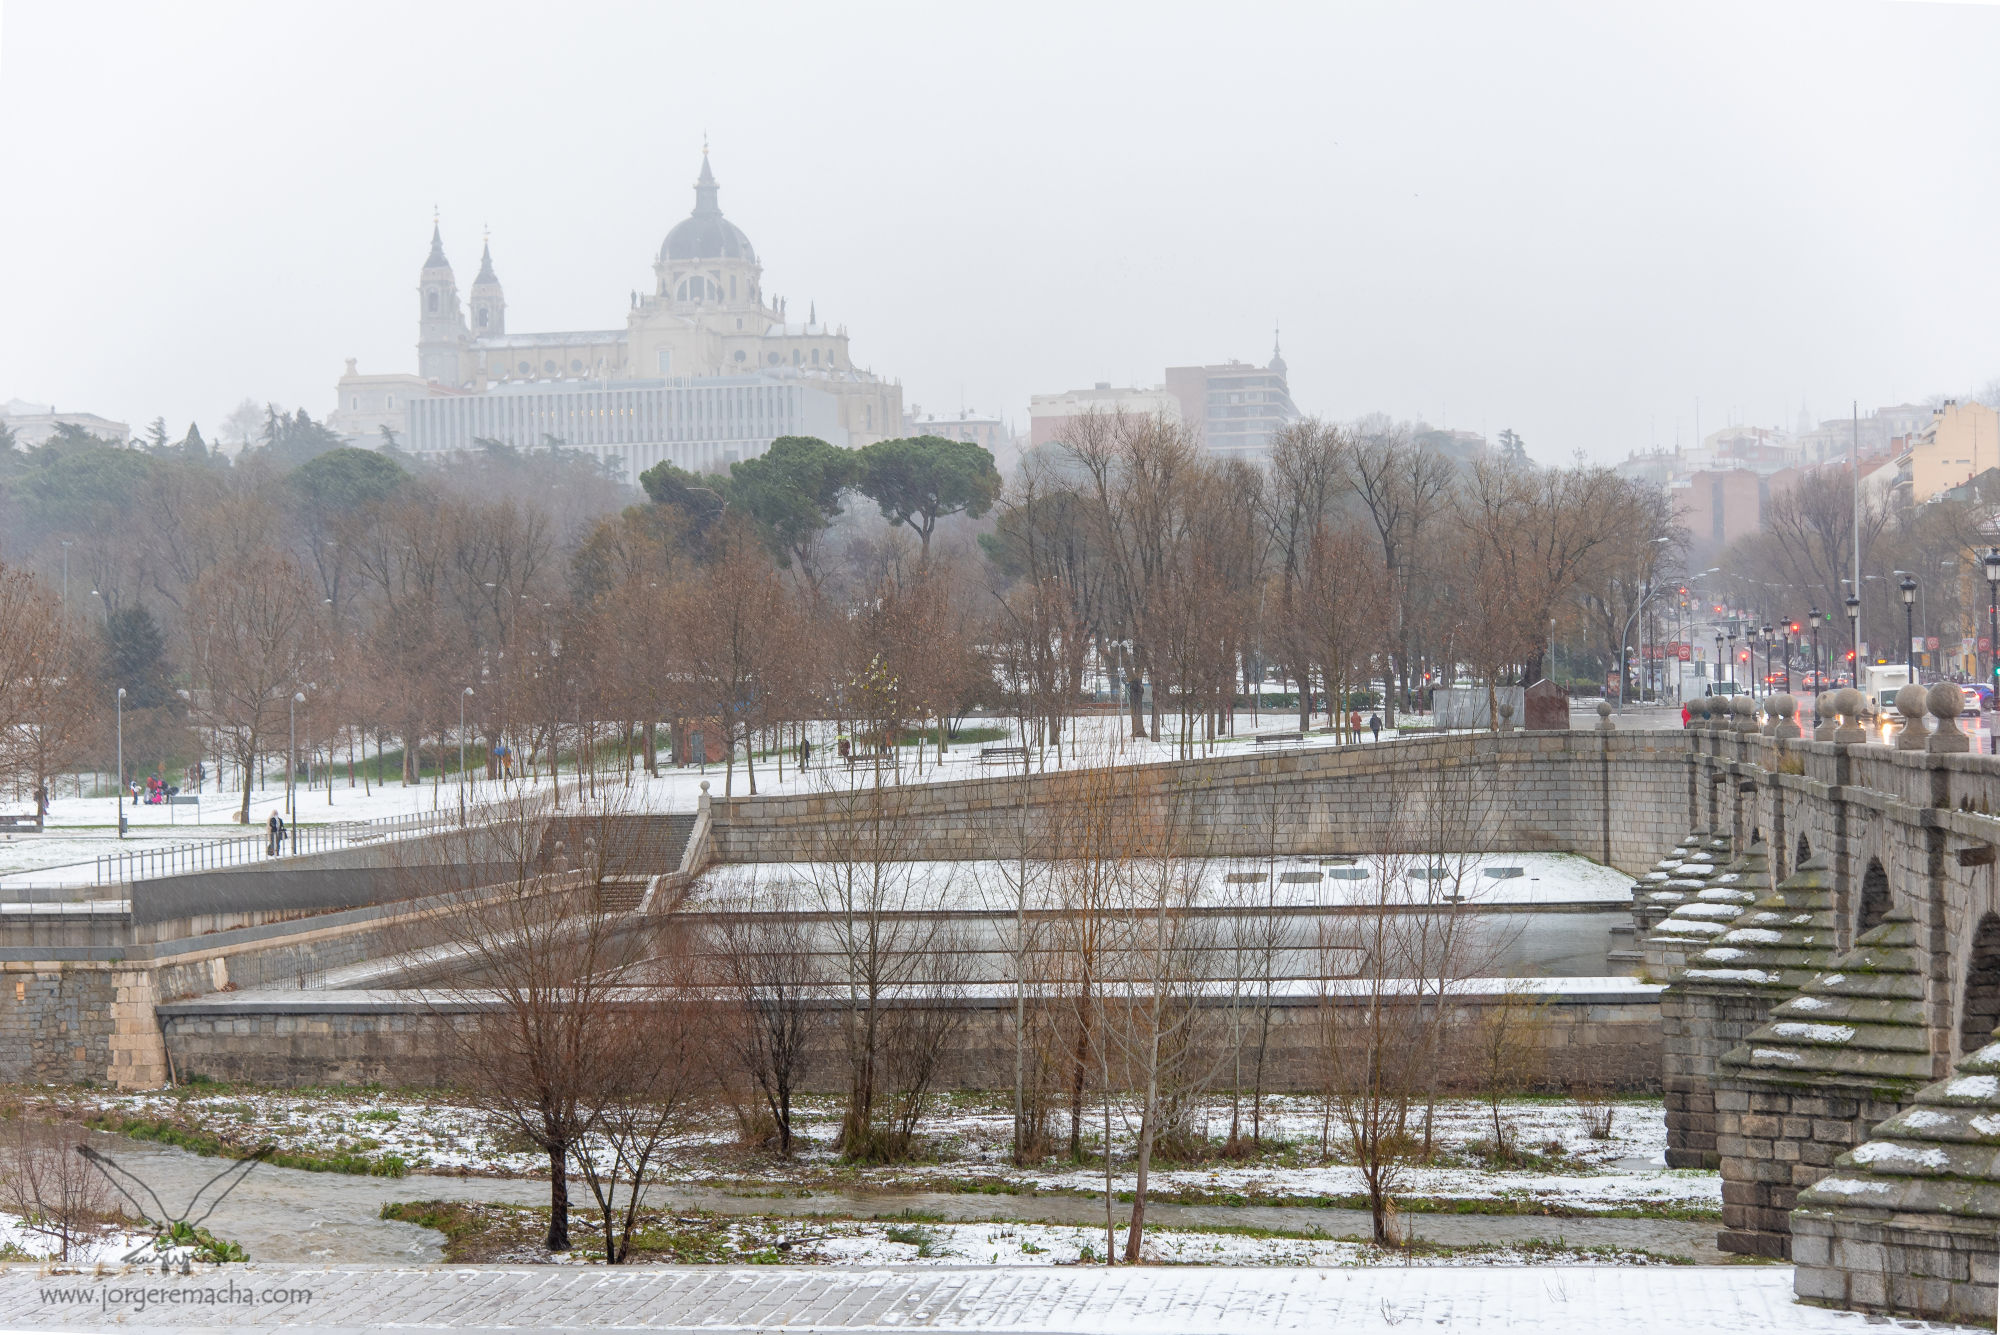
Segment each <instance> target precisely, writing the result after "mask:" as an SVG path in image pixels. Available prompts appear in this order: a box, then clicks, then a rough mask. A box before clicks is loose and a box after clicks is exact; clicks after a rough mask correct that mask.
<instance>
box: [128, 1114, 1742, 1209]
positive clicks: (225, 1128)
mask: <svg viewBox="0 0 2000 1335" xmlns="http://www.w3.org/2000/svg"><path fill="white" fill-rule="evenodd" d="M197 1088H198V1087H197ZM88 1101H89V1103H90V1104H91V1105H92V1106H93V1107H94V1108H95V1109H96V1110H98V1111H99V1112H100V1113H102V1114H106V1115H108V1116H110V1117H112V1118H133V1119H145V1120H151V1121H165V1122H170V1123H173V1124H175V1125H179V1126H185V1127H188V1128H190V1129H193V1130H196V1131H199V1132H202V1133H205V1134H207V1135H211V1136H216V1137H219V1138H222V1139H223V1140H225V1141H227V1142H228V1143H230V1144H233V1145H237V1146H240V1147H243V1148H246V1149H247V1148H250V1147H254V1146H257V1145H260V1144H263V1143H266V1142H270V1143H272V1144H275V1145H276V1146H277V1147H278V1148H279V1149H280V1150H283V1151H285V1152H286V1153H289V1154H297V1155H311V1156H318V1157H321V1158H334V1157H336V1156H342V1155H348V1156H355V1157H357V1158H359V1159H362V1160H367V1161H371V1162H376V1163H380V1164H382V1165H383V1166H384V1167H385V1168H391V1167H392V1163H391V1161H394V1166H400V1167H401V1168H402V1169H404V1170H407V1171H410V1172H415V1173H426V1172H429V1173H446V1174H460V1173H469V1174H475V1175H494V1176H502V1177H520V1178H527V1177H536V1176H539V1175H541V1174H542V1173H543V1172H544V1171H546V1165H545V1163H544V1162H543V1161H542V1159H541V1157H540V1155H539V1154H538V1153H537V1152H535V1151H533V1150H531V1149H527V1148H525V1147H522V1146H519V1145H517V1144H513V1143H509V1142H507V1141H505V1140H504V1139H502V1138H501V1137H500V1136H498V1135H497V1134H496V1133H495V1132H494V1130H493V1129H492V1128H491V1127H490V1126H489V1125H488V1124H486V1123H485V1122H484V1121H482V1119H481V1118H480V1117H479V1116H478V1115H477V1114H476V1113H474V1112H472V1111H471V1110H469V1109H466V1108H463V1107H458V1106H455V1105H452V1104H448V1103H434V1102H426V1101H424V1100H421V1099H414V1098H397V1097H391V1096H386V1095H384V1094H382V1093H379V1092H364V1091H328V1092H303V1093H301V1092H258V1091H239V1090H229V1091H224V1092H217V1093H212V1094H210V1093H198V1092H194V1091H192V1090H189V1091H182V1092H180V1093H149V1094H113V1093H106V1092H96V1093H93V1094H91V1095H89V1096H88ZM1501 1115H1502V1119H1503V1125H1505V1126H1506V1127H1507V1128H1508V1130H1509V1133H1510V1135H1511V1136H1512V1138H1513V1141H1514V1143H1515V1145H1516V1146H1518V1147H1519V1149H1521V1150H1522V1151H1525V1152H1527V1153H1528V1154H1529V1155H1531V1156H1532V1157H1531V1158H1530V1159H1528V1161H1527V1162H1528V1163H1529V1164H1530V1165H1532V1166H1524V1167H1511V1168H1510V1167H1495V1166H1493V1165H1492V1164H1491V1163H1490V1162H1489V1161H1488V1160H1487V1159H1486V1158H1484V1157H1482V1152H1481V1150H1480V1149H1479V1147H1478V1145H1477V1142H1480V1141H1484V1140H1488V1139H1490V1138H1491V1136H1492V1128H1491V1124H1490V1123H1491V1114H1490V1111H1489V1110H1488V1109H1487V1107H1486V1106H1485V1105H1484V1104H1480V1103H1475V1102H1470V1101H1465V1100H1453V1101H1450V1102H1446V1103H1443V1104H1440V1105H1439V1107H1438V1109H1437V1113H1436V1117H1435V1121H1434V1124H1433V1127H1432V1135H1433V1139H1434V1142H1435V1146H1436V1152H1435V1154H1434V1155H1433V1159H1432V1162H1431V1163H1429V1164H1414V1165H1411V1166H1410V1167H1409V1169H1408V1170H1407V1172H1406V1173H1405V1175H1404V1177H1403V1182H1402V1186H1401V1187H1400V1191H1401V1193H1402V1194H1403V1195H1405V1196H1407V1197H1441V1198H1450V1199H1462V1200H1490V1201H1493V1202H1495V1203H1496V1206H1497V1207H1498V1208H1501V1209H1518V1208H1520V1205H1521V1203H1523V1202H1534V1203H1537V1204H1539V1205H1542V1206H1546V1207H1548V1208H1552V1209H1557V1210H1565V1211H1577V1212H1585V1213H1587V1212H1591V1211H1603V1210H1621V1211H1623V1210H1633V1209H1637V1210H1640V1211H1642V1212H1643V1211H1673V1212H1683V1211H1686V1210H1689V1209H1694V1210H1704V1211H1706V1210H1714V1209H1717V1208H1719V1206H1720V1200H1721V1197H1720V1191H1721V1187H1720V1179H1719V1178H1718V1177H1717V1176H1716V1175H1715V1174H1714V1173H1702V1172H1690V1171H1681V1170H1670V1169H1668V1168H1667V1167H1666V1166H1665V1148H1666V1123H1665V1114H1664V1112H1663V1109H1662V1105H1661V1103H1660V1101H1659V1100H1657V1099H1638V1100H1630V1101H1625V1102H1621V1103H1619V1104H1618V1105H1617V1106H1616V1111H1615V1113H1614V1116H1613V1120H1612V1130H1611V1136H1610V1137H1609V1138H1608V1139H1605V1140H1595V1139H1592V1138H1591V1137H1590V1136H1589V1135H1588V1134H1587V1131H1586V1129H1585V1125H1584V1120H1583V1117H1582V1116H1581V1114H1580V1113H1579V1111H1578V1110H1577V1109H1576V1108H1575V1107H1574V1106H1572V1105H1570V1104H1567V1103H1563V1102H1559V1101H1554V1100H1516V1101H1510V1102H1508V1103H1506V1104H1505V1105H1503V1108H1502V1114H1501ZM839 1121H840V1106H839V1104H838V1102H837V1101H836V1100H832V1099H827V1098H820V1097H812V1098H805V1099H801V1100H800V1101H799V1108H798V1118H797V1127H798V1132H799V1134H800V1136H801V1137H802V1139H803V1141H804V1143H805V1148H804V1149H803V1150H802V1151H801V1152H800V1154H799V1155H798V1157H797V1158H796V1159H795V1160H794V1161H793V1162H791V1163H784V1162H782V1161H779V1160H777V1159H775V1158H773V1157H770V1156H767V1155H763V1154H757V1153H750V1152H747V1151H744V1150H742V1149H740V1148H739V1147H738V1145H737V1136H736V1128H735V1124H734V1121H733V1120H732V1119H730V1118H728V1117H726V1116H724V1115H720V1114H718V1115H716V1116H714V1117H712V1118H711V1119H710V1121H709V1123H708V1124H707V1125H706V1126H705V1127H703V1128H702V1129H701V1130H699V1131H698V1132H696V1133H694V1134H692V1135H690V1136H689V1137H687V1138H686V1139H685V1140H684V1141H682V1142H681V1143H680V1144H678V1145H677V1146H676V1147H675V1155H674V1157H675V1160H676V1162H677V1169H676V1171H675V1172H674V1173H672V1174H671V1175H670V1180H672V1181H675V1182H678V1183H681V1184H684V1185H692V1184H701V1185H705V1186H710V1187H716V1188H720V1189H722V1190H725V1191H729V1190H738V1189H741V1190H754V1191H758V1192H763V1191H768V1190H772V1189H781V1190H792V1189H797V1190H811V1189H814V1188H815V1187H823V1188H833V1187H840V1186H847V1187H857V1188H868V1189H876V1190H894V1189H897V1188H898V1187H911V1186H916V1187H920V1188H921V1189H924V1190H931V1191H952V1190H965V1189H975V1190H995V1189H1007V1190H1013V1191H1020V1192H1035V1191H1040V1192H1059V1193H1072V1192H1074V1193H1084V1194H1089V1193H1094V1192H1100V1191H1102V1190H1103V1187H1104V1178H1103V1174H1102V1171H1101V1170H1093V1169H1089V1168H1077V1167H1074V1166H1072V1165H1065V1164H1061V1163H1057V1162H1053V1161H1052V1162H1050V1163H1048V1164H1044V1165H1038V1166H1030V1167H1025V1168H1017V1167H1015V1166H1014V1165H1013V1164H1012V1163H1011V1162H1010V1161H1009V1157H1008V1141H1009V1136H1010V1133H1011V1132H1010V1128H1011V1113H1010V1112H1008V1111H1007V1108H1006V1106H1005V1104H1004V1101H1003V1100H988V1099H986V1098H984V1097H981V1098H980V1099H978V1100H977V1101H974V1100H972V1099H964V1098H961V1099H957V1100H952V1101H946V1102H941V1103H940V1104H939V1106H938V1108H937V1109H936V1111H935V1112H934V1113H933V1114H932V1115H931V1116H930V1117H928V1118H927V1119H926V1120H925V1122H924V1123H923V1125H922V1127H921V1128H920V1131H919V1134H920V1136H921V1137H922V1138H923V1139H924V1140H925V1142H926V1143H927V1145H928V1147H929V1151H930V1152H929V1154H928V1155H927V1156H926V1158H925V1160H924V1161H923V1162H921V1163H915V1164H908V1165H900V1166H894V1167H879V1168H853V1167H849V1166H845V1165H842V1164H841V1163H840V1162H839V1161H838V1158H837V1156H836V1155H835V1154H834V1153H833V1151H832V1150H831V1149H830V1148H829V1147H830V1146H831V1144H832V1142H833V1138H834V1136H835V1134H836V1132H837V1129H838V1126H839ZM1113 1126H1114V1143H1115V1145H1116V1147H1117V1151H1118V1155H1119V1162H1118V1164H1117V1166H1116V1168H1115V1170H1114V1174H1113V1185H1114V1188H1115V1189H1116V1190H1120V1191H1130V1190H1131V1189H1132V1186H1133V1182H1132V1173H1131V1168H1130V1163H1129V1156H1130V1150H1131V1139H1132V1130H1133V1129H1132V1128H1131V1127H1129V1126H1127V1125H1125V1124H1124V1122H1123V1121H1122V1120H1121V1119H1118V1118H1117V1116H1116V1114H1114V1123H1113ZM1229 1126H1230V1115H1229V1108H1228V1105H1227V1104H1226V1103H1221V1102H1213V1101H1212V1102H1211V1103H1210V1104H1208V1105H1207V1106H1206V1107H1205V1108H1204V1109H1203V1111H1202V1114H1201V1117H1200V1119H1199V1120H1198V1121H1197V1123H1196V1124H1195V1127H1194V1129H1195V1130H1196V1131H1197V1132H1199V1133H1200V1134H1201V1135H1203V1136H1204V1137H1206V1138H1207V1139H1208V1140H1209V1141H1211V1142H1212V1143H1213V1142H1219V1141H1220V1140H1222V1139H1223V1138H1224V1137H1226V1136H1227V1134H1228V1131H1229ZM1240 1129H1241V1132H1242V1134H1243V1135H1244V1136H1246V1137H1247V1136H1248V1134H1249V1112H1248V1108H1247V1106H1246V1107H1245V1108H1244V1109H1243V1119H1242V1122H1241V1126H1240ZM1321 1130H1322V1120H1321V1110H1320V1108H1319V1106H1318V1105H1317V1104H1316V1102H1315V1101H1313V1100H1311V1099H1308V1098H1303V1097H1297V1096H1280V1097H1272V1098H1267V1099H1266V1102H1265V1114H1264V1119H1263V1134H1264V1137H1265V1140H1266V1148H1265V1149H1264V1151H1263V1152H1262V1153H1261V1154H1259V1155H1257V1156H1255V1157H1252V1158H1248V1159H1242V1160H1224V1159H1216V1160H1213V1161H1210V1162H1204V1163H1197V1164H1171V1163H1162V1164H1160V1165H1158V1166H1156V1168H1155V1170H1154V1176H1153V1183H1154V1190H1155V1191H1156V1192H1159V1193H1161V1194H1163V1195H1177V1196H1182V1197H1184V1198H1187V1199H1190V1200H1218V1199H1220V1200H1229V1201H1236V1200H1241V1201H1243V1202H1245V1203H1256V1202H1260V1201H1264V1202H1269V1201H1282V1200H1293V1199H1305V1200H1325V1199H1328V1198H1352V1197H1354V1196H1356V1195H1358V1194H1360V1192H1361V1190H1362V1187H1361V1183H1360V1176H1359V1173H1358V1171H1357V1170H1356V1169H1354V1168H1353V1167H1352V1166H1351V1165H1348V1164H1344V1163H1342V1162H1340V1161H1339V1158H1340V1155H1339V1137H1338V1128H1337V1127H1335V1128H1333V1130H1332V1132H1331V1134H1330V1135H1329V1137H1328V1144H1329V1148H1330V1149H1331V1150H1332V1151H1333V1154H1332V1155H1331V1157H1326V1156H1322V1155H1321V1153H1320V1137H1321ZM412 1194H413V1195H417V1194H420V1193H419V1192H418V1191H414V1190H413V1193H412Z"/></svg>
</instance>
